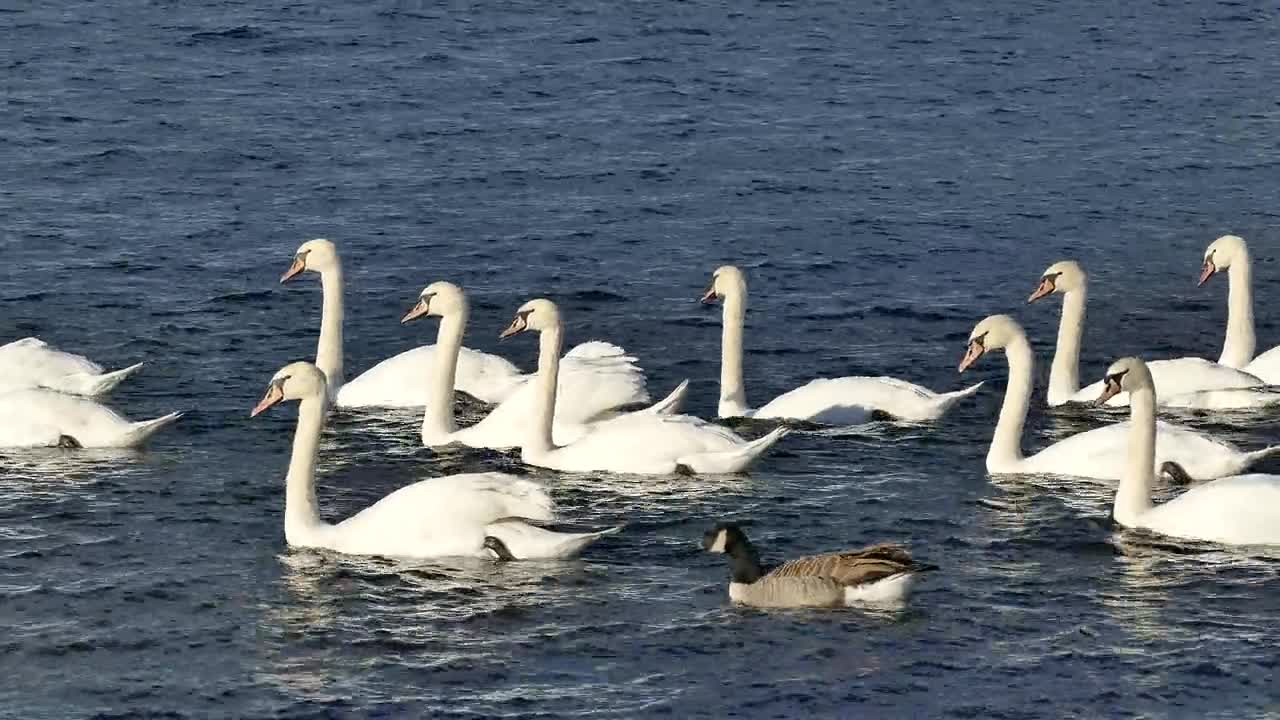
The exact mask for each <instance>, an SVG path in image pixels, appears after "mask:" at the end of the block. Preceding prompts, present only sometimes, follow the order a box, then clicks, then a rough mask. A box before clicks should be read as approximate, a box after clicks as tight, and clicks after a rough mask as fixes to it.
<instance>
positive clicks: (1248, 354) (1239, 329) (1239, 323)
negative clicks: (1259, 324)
mask: <svg viewBox="0 0 1280 720" xmlns="http://www.w3.org/2000/svg"><path fill="white" fill-rule="evenodd" d="M1253 332H1254V331H1253V268H1252V267H1251V265H1250V260H1249V252H1248V250H1245V249H1243V248H1242V249H1241V250H1240V255H1239V256H1238V257H1236V258H1235V259H1233V260H1232V261H1231V267H1230V268H1228V269H1227V340H1226V342H1225V343H1223V345H1222V357H1220V358H1218V362H1219V363H1221V364H1223V365H1226V366H1227V367H1233V368H1242V367H1244V366H1245V365H1248V364H1249V361H1251V360H1253V351H1254V349H1255V348H1256V346H1257V345H1256V343H1257V339H1256V338H1255V337H1254V334H1253Z"/></svg>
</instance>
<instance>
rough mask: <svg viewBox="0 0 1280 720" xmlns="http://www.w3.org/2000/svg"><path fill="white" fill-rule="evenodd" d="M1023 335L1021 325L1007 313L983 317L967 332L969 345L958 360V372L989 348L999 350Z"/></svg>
mask: <svg viewBox="0 0 1280 720" xmlns="http://www.w3.org/2000/svg"><path fill="white" fill-rule="evenodd" d="M1025 337H1026V333H1024V332H1023V331H1022V326H1021V325H1019V324H1018V321H1017V320H1014V319H1013V318H1011V317H1009V316H1008V315H992V316H991V317H988V318H984V319H983V320H982V321H981V322H979V323H978V324H977V325H974V326H973V332H971V333H969V347H968V348H967V349H966V350H965V353H964V358H962V359H961V360H960V368H959V369H960V372H964V371H965V370H968V369H969V368H970V367H971V366H972V365H973V364H974V363H976V362H978V358H980V357H982V356H983V355H984V354H985V353H986V352H988V351H989V350H1000V349H1002V348H1005V347H1008V345H1009V343H1012V342H1013V341H1014V340H1016V339H1018V338H1025Z"/></svg>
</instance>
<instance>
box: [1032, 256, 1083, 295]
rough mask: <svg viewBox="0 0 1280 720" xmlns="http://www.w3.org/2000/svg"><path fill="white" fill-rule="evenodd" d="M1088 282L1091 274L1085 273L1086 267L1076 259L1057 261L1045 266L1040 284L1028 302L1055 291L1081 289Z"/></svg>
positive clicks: (1066, 291) (1063, 291) (1065, 291)
mask: <svg viewBox="0 0 1280 720" xmlns="http://www.w3.org/2000/svg"><path fill="white" fill-rule="evenodd" d="M1088 282H1089V276H1088V275H1087V274H1085V271H1084V268H1082V267H1080V263H1078V262H1076V261H1075V260H1063V261H1061V262H1056V263H1054V264H1052V265H1050V266H1049V267H1047V268H1045V271H1044V274H1043V275H1041V276H1040V284H1039V285H1038V286H1036V291H1035V292H1033V293H1031V297H1029V298H1027V302H1029V303H1033V302H1035V301H1037V300H1039V299H1040V298H1042V297H1046V296H1048V295H1052V294H1054V293H1069V292H1071V291H1072V290H1079V289H1081V288H1083V287H1084V286H1085V285H1086V284H1087V283H1088Z"/></svg>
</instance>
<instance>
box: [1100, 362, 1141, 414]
mask: <svg viewBox="0 0 1280 720" xmlns="http://www.w3.org/2000/svg"><path fill="white" fill-rule="evenodd" d="M1151 387H1154V385H1153V384H1152V382H1151V371H1150V370H1148V369H1147V364H1146V363H1144V362H1142V361H1141V360H1139V359H1138V358H1136V357H1127V358H1120V359H1119V360H1117V361H1115V362H1113V363H1111V367H1109V368H1107V375H1106V377H1105V378H1103V380H1102V395H1100V396H1099V397H1098V399H1097V400H1096V401H1095V402H1096V403H1097V404H1098V405H1102V404H1105V403H1106V402H1107V401H1108V400H1110V399H1111V398H1113V397H1115V396H1116V395H1119V394H1120V393H1122V392H1127V393H1131V392H1134V391H1135V390H1143V389H1146V388H1151Z"/></svg>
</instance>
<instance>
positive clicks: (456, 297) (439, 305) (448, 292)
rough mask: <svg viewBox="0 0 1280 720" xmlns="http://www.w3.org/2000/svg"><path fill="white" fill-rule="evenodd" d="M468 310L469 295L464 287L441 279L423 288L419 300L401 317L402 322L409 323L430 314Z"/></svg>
mask: <svg viewBox="0 0 1280 720" xmlns="http://www.w3.org/2000/svg"><path fill="white" fill-rule="evenodd" d="M466 310H467V296H466V295H464V294H463V292H462V288H460V287H458V286H457V285H454V284H453V283H451V282H445V281H443V280H441V281H439V282H433V283H431V284H430V285H428V286H426V287H425V288H423V289H422V292H421V293H419V294H418V302H417V303H415V304H414V306H413V307H411V308H409V312H407V313H405V314H404V317H402V318H400V322H402V323H407V322H410V321H413V320H417V319H418V318H420V317H426V316H428V315H431V316H435V317H445V316H446V315H454V314H457V313H462V312H466Z"/></svg>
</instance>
